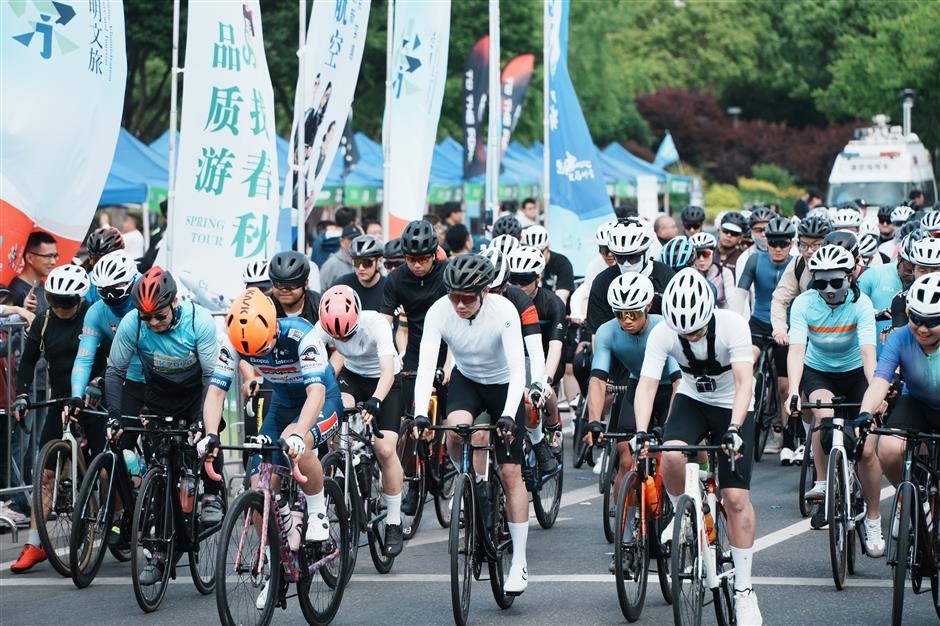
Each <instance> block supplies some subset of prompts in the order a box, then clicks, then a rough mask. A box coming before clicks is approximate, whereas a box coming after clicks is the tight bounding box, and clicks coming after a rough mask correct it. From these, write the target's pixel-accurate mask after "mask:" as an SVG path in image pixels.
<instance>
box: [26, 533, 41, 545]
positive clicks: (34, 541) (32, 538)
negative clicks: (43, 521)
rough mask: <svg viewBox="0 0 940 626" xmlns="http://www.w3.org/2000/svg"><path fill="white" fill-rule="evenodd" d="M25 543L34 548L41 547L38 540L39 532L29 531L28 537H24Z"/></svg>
mask: <svg viewBox="0 0 940 626" xmlns="http://www.w3.org/2000/svg"><path fill="white" fill-rule="evenodd" d="M26 543H28V544H29V545H31V546H34V547H36V548H41V547H42V541H40V539H39V531H38V530H36V529H35V528H30V529H29V536H27V537H26Z"/></svg>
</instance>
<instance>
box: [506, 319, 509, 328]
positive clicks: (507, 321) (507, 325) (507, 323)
mask: <svg viewBox="0 0 940 626" xmlns="http://www.w3.org/2000/svg"><path fill="white" fill-rule="evenodd" d="M506 328H509V320H506Z"/></svg>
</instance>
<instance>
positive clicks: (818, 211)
mask: <svg viewBox="0 0 940 626" xmlns="http://www.w3.org/2000/svg"><path fill="white" fill-rule="evenodd" d="M813 215H821V216H822V217H825V218H826V219H827V220H828V219H829V209H827V208H826V207H824V206H818V207H816V208H815V209H810V210H809V211H808V212H807V213H806V217H811V216H813ZM804 219H805V218H804Z"/></svg>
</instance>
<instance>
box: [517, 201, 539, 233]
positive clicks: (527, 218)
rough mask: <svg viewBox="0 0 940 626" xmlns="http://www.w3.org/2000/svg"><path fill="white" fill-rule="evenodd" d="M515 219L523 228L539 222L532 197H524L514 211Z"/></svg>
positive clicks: (536, 208) (537, 211)
mask: <svg viewBox="0 0 940 626" xmlns="http://www.w3.org/2000/svg"><path fill="white" fill-rule="evenodd" d="M516 219H517V220H519V223H520V224H522V227H523V228H526V227H528V226H535V225H536V224H539V223H540V220H539V208H538V206H537V205H536V204H535V199H534V198H526V199H525V200H523V201H522V206H521V207H519V210H518V211H516Z"/></svg>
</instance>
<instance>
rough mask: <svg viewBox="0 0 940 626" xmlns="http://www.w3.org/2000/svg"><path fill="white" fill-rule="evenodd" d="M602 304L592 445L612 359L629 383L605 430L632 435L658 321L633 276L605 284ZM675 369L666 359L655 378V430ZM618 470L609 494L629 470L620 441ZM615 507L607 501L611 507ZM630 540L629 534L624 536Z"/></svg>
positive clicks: (591, 404) (647, 286)
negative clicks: (605, 308) (605, 310)
mask: <svg viewBox="0 0 940 626" xmlns="http://www.w3.org/2000/svg"><path fill="white" fill-rule="evenodd" d="M607 301H608V303H610V307H611V309H613V311H614V315H615V316H616V319H612V320H610V321H608V322H604V323H603V324H602V325H601V327H600V328H598V329H597V334H596V335H595V336H594V359H593V361H592V362H591V379H590V382H589V383H588V423H589V429H590V432H588V433H587V434H585V436H584V442H585V443H586V444H588V445H591V444H593V443H594V439H596V438H597V436H603V432H604V430H603V424H602V423H601V420H602V418H603V415H602V413H603V408H604V394H605V391H606V386H607V382H608V375H609V373H610V365H611V362H612V360H613V359H617V361H619V362H620V364H621V365H622V366H623V367H624V368H625V369H626V370H627V372H628V374H629V380H628V382H627V390H626V391H625V392H624V393H623V401H622V402H621V404H620V412H619V415H618V416H617V417H614V416H613V415H611V419H610V424H609V426H608V429H609V431H610V432H635V431H636V419H635V418H634V414H633V401H634V398H635V395H636V385H637V381H638V380H639V379H640V371H641V370H642V367H643V355H644V353H645V352H646V341H647V339H648V338H649V336H650V332H651V331H652V330H653V328H654V327H655V326H656V325H657V324H659V323H660V322H661V321H662V319H663V318H662V317H661V316H659V315H651V314H650V313H649V308H650V305H651V304H652V302H653V283H651V282H650V279H649V278H647V277H646V276H643V275H642V274H638V273H636V272H627V273H626V274H621V275H620V276H618V277H617V278H615V279H614V282H612V283H610V289H608V290H607ZM679 376H680V372H679V366H678V365H677V364H676V362H675V360H674V359H673V358H672V357H669V358H668V359H666V366H665V367H664V368H663V371H662V374H661V376H660V378H659V381H658V382H659V386H658V387H657V390H656V394H655V397H654V400H653V418H654V422H655V424H656V425H659V426H662V425H663V422H664V421H665V418H666V415H668V413H669V405H670V404H671V402H672V395H673V391H674V384H676V385H677V384H678V381H679ZM617 452H618V453H619V455H620V466H619V467H618V469H617V477H616V479H615V480H614V493H620V483H621V481H622V480H623V477H624V476H626V474H627V472H629V471H630V470H631V469H632V467H633V455H632V454H631V452H630V446H629V445H628V444H627V442H626V441H621V442H619V443H618V444H617ZM614 506H616V503H615V502H611V507H614ZM627 540H628V541H629V540H632V535H631V536H630V537H627ZM614 564H615V562H614V559H613V557H611V561H610V571H611V572H613V571H614Z"/></svg>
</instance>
